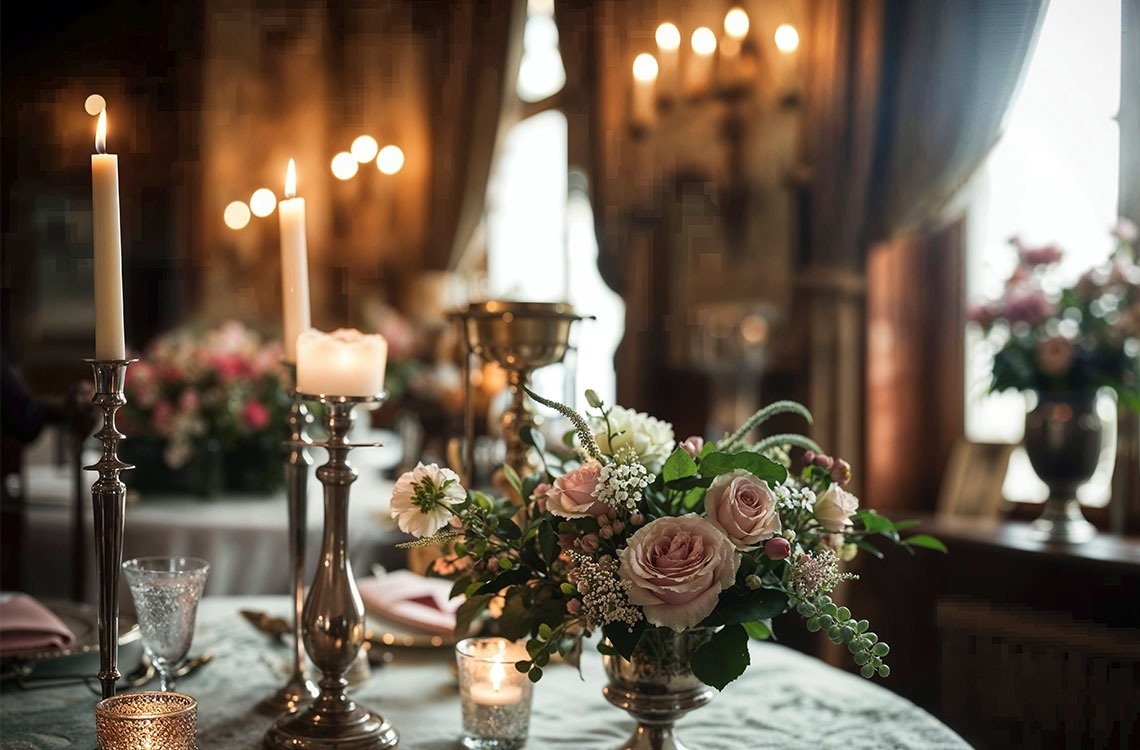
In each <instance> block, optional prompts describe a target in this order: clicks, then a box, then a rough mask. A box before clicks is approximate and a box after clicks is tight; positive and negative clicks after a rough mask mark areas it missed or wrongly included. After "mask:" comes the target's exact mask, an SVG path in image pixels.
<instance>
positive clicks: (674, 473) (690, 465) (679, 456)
mask: <svg viewBox="0 0 1140 750" xmlns="http://www.w3.org/2000/svg"><path fill="white" fill-rule="evenodd" d="M696 473H697V463H696V462H695V461H693V457H692V456H690V455H689V454H688V452H686V451H685V449H684V448H677V449H676V450H674V451H673V453H672V455H670V456H669V458H667V459H665V465H664V466H662V467H661V478H662V479H664V480H665V482H666V483H668V482H672V481H673V480H674V479H680V478H682V477H691V476H692V475H694V474H696Z"/></svg>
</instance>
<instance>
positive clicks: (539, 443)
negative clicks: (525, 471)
mask: <svg viewBox="0 0 1140 750" xmlns="http://www.w3.org/2000/svg"><path fill="white" fill-rule="evenodd" d="M519 437H520V438H522V441H523V442H524V443H526V444H527V445H529V446H530V447H532V448H534V449H535V450H536V451H538V452H539V453H543V452H545V451H546V437H545V436H544V435H543V434H542V433H541V432H539V431H538V430H536V429H535V428H534V426H533V425H529V424H528V425H526V426H525V427H523V428H522V429H521V430H519Z"/></svg>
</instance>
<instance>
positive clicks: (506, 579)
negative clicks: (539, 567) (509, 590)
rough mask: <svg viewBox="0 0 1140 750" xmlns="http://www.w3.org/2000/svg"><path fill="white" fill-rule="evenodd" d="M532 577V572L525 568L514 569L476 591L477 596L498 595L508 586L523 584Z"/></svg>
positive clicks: (496, 577)
mask: <svg viewBox="0 0 1140 750" xmlns="http://www.w3.org/2000/svg"><path fill="white" fill-rule="evenodd" d="M529 577H530V572H529V571H527V570H526V569H525V568H512V569H511V570H508V571H506V572H505V573H502V574H500V575H497V576H495V577H494V578H492V579H491V580H490V581H488V582H487V583H484V584H483V585H482V586H480V587H479V588H478V590H476V592H475V593H476V594H497V593H499V591H501V590H502V589H504V588H506V587H507V586H514V585H516V584H519V583H522V582H524V581H525V580H527V579H528V578H529Z"/></svg>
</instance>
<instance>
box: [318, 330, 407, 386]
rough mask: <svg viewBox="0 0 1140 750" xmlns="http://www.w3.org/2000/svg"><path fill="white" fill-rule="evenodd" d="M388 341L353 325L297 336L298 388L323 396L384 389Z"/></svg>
mask: <svg viewBox="0 0 1140 750" xmlns="http://www.w3.org/2000/svg"><path fill="white" fill-rule="evenodd" d="M387 363H388V342H387V340H386V339H385V338H384V337H383V336H381V335H380V334H376V333H373V334H365V333H361V332H360V331H358V330H356V329H355V328H338V329H337V330H335V331H333V332H332V333H324V332H323V331H318V330H315V329H311V328H310V329H309V330H307V331H304V332H302V333H301V334H300V335H299V336H298V337H297V390H298V391H300V392H301V393H306V394H313V395H324V396H375V395H377V394H379V393H380V392H381V391H383V390H384V370H385V368H386V367H387Z"/></svg>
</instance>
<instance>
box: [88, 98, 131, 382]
mask: <svg viewBox="0 0 1140 750" xmlns="http://www.w3.org/2000/svg"><path fill="white" fill-rule="evenodd" d="M95 151H96V153H94V154H92V155H91V234H92V240H93V244H94V251H95V359H126V357H127V342H126V334H125V332H124V331H123V244H122V238H121V236H120V232H119V157H118V156H116V155H115V154H108V153H107V110H103V111H102V112H100V113H99V124H98V125H97V126H96V127H95Z"/></svg>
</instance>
